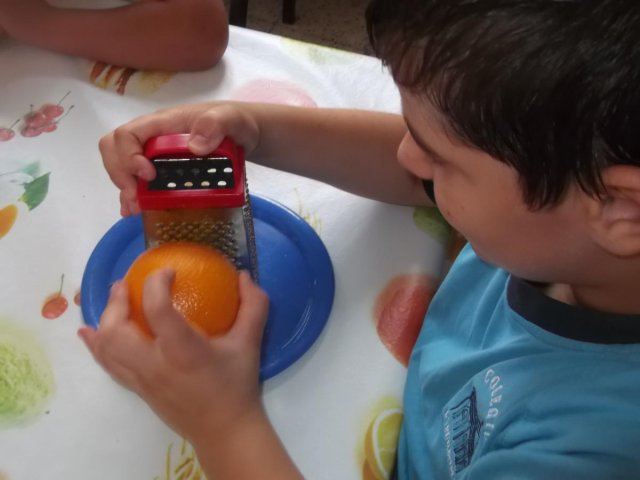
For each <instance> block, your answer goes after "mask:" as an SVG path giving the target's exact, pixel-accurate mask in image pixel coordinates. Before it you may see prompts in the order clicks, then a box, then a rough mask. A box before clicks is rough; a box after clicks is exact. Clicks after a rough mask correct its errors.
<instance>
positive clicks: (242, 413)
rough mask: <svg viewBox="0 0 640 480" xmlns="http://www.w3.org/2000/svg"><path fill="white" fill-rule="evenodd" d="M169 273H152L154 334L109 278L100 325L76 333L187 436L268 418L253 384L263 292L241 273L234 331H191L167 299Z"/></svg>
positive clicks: (216, 433) (194, 438)
mask: <svg viewBox="0 0 640 480" xmlns="http://www.w3.org/2000/svg"><path fill="white" fill-rule="evenodd" d="M173 277H174V275H173V273H172V272H170V271H167V270H164V271H160V272H157V273H154V274H152V275H150V276H149V278H148V279H147V280H146V282H145V286H144V297H143V304H144V311H145V315H146V318H147V319H148V321H149V325H150V326H151V329H152V330H153V332H154V334H155V338H154V339H149V338H147V337H145V336H144V335H143V334H142V332H140V331H139V330H138V327H137V326H136V325H134V324H133V322H132V321H131V320H129V297H128V290H127V288H126V286H125V285H124V284H123V283H117V284H115V285H114V287H113V288H112V291H111V295H110V298H109V302H108V304H107V307H106V309H105V311H104V313H103V315H102V318H101V320H100V327H99V328H98V329H97V330H95V331H94V330H92V329H91V328H88V327H84V328H81V329H80V330H79V332H78V333H79V335H80V337H81V338H82V340H83V341H84V342H85V344H86V345H87V347H88V348H89V350H90V351H91V353H92V354H93V356H94V358H95V359H96V361H97V362H98V363H99V364H100V365H101V366H102V367H103V368H104V369H105V370H106V371H107V372H109V373H110V374H111V375H112V376H113V378H114V379H115V380H117V381H118V382H119V383H120V384H122V385H123V386H125V387H127V388H129V389H131V390H133V391H134V392H136V393H137V394H138V395H140V397H142V398H143V399H144V400H145V401H146V402H147V403H148V404H149V406H150V407H151V408H152V409H153V410H154V411H155V412H156V413H157V414H158V416H159V417H160V418H161V419H162V420H164V421H165V423H167V425H169V426H170V427H171V428H173V429H174V430H175V431H176V432H178V433H179V434H180V435H182V436H183V437H185V438H186V439H188V440H189V441H190V442H192V443H197V444H201V443H206V442H207V441H210V440H211V439H216V438H225V437H227V436H229V435H230V434H231V432H233V431H234V430H235V429H237V428H239V426H240V425H243V424H245V423H246V422H253V421H266V420H265V418H263V417H264V411H263V408H262V403H261V399H260V385H259V383H258V376H259V368H260V345H261V341H262V333H263V330H264V324H265V321H266V318H267V313H268V305H269V301H268V298H267V295H266V294H265V293H264V292H263V291H262V290H261V289H260V287H258V286H257V285H256V284H254V283H253V282H252V281H251V279H250V276H249V275H248V273H246V272H242V273H241V274H240V278H239V283H240V309H239V311H238V316H237V319H236V321H235V323H234V325H233V327H232V328H231V330H230V331H229V332H228V333H227V334H225V335H222V336H219V337H215V338H212V339H209V338H206V337H205V336H204V335H202V334H200V333H199V332H197V331H195V330H194V329H192V328H191V326H190V325H188V324H187V323H186V321H185V320H184V318H183V317H182V315H180V314H179V313H178V312H177V311H176V310H175V308H174V307H173V306H172V303H171V295H170V289H171V284H172V282H173Z"/></svg>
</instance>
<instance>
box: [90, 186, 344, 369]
mask: <svg viewBox="0 0 640 480" xmlns="http://www.w3.org/2000/svg"><path fill="white" fill-rule="evenodd" d="M251 207H252V210H253V220H254V229H255V234H256V247H257V250H258V269H259V272H260V286H261V287H262V288H263V289H264V290H265V291H266V292H267V293H268V294H269V298H270V301H271V304H270V309H269V317H268V319H267V325H266V327H265V333H264V339H263V342H262V354H261V355H262V356H261V365H260V378H261V380H265V379H267V378H270V377H273V376H274V375H276V374H278V373H280V372H281V371H282V370H284V369H285V368H287V367H288V366H289V365H291V364H292V363H293V362H295V361H296V360H297V359H298V358H300V357H301V356H302V355H303V354H304V353H305V352H306V351H307V350H308V349H309V348H310V347H311V345H313V343H314V342H315V340H316V339H317V338H318V336H319V335H320V332H322V329H323V328H324V326H325V324H326V322H327V319H328V318H329V314H330V312H331V306H332V305H333V296H334V290H335V286H334V285H335V284H334V277H333V267H332V265H331V259H330V258H329V254H328V252H327V250H326V248H325V246H324V244H323V243H322V240H320V237H318V235H317V234H316V232H315V231H314V230H313V229H312V228H311V227H310V226H309V225H308V224H307V223H306V222H305V221H304V220H303V219H302V218H301V217H300V216H298V215H297V214H296V213H294V212H292V211H291V210H289V209H288V208H286V207H284V206H283V205H281V204H279V203H276V202H274V201H272V200H268V199H266V198H263V197H259V196H256V195H252V196H251ZM143 250H144V234H143V231H142V218H141V217H140V216H139V215H138V216H132V217H127V218H123V219H121V220H119V221H118V222H116V223H115V225H113V227H111V228H110V229H109V230H108V231H107V233H106V234H105V235H104V237H102V239H101V240H100V242H98V244H97V245H96V247H95V249H94V250H93V252H92V254H91V256H90V257H89V261H88V262H87V266H86V268H85V271H84V276H83V277H82V287H81V288H82V305H81V306H82V314H83V317H84V321H85V323H86V324H87V325H89V326H92V327H94V328H96V327H97V326H98V324H99V323H100V317H101V315H102V312H103V310H104V308H105V306H106V304H107V299H108V298H109V289H110V287H111V284H112V283H113V282H114V281H116V280H118V279H121V278H122V277H124V275H125V273H126V271H127V270H128V269H129V266H130V265H131V263H133V261H134V260H135V259H136V258H137V257H138V255H139V254H140V253H142V251H143Z"/></svg>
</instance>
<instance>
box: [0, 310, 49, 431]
mask: <svg viewBox="0 0 640 480" xmlns="http://www.w3.org/2000/svg"><path fill="white" fill-rule="evenodd" d="M54 390H55V384H54V377H53V373H52V370H51V366H50V362H49V360H48V358H47V356H46V354H45V352H44V349H43V347H42V345H41V344H40V342H39V341H38V339H37V338H36V337H35V336H34V335H33V334H32V333H31V332H29V331H27V330H22V329H20V328H18V327H17V326H14V325H13V324H12V323H8V322H5V321H0V428H1V427H4V426H14V425H18V424H24V423H27V422H29V421H32V420H34V419H35V418H37V417H38V416H39V415H40V414H42V413H43V412H44V411H45V408H46V405H47V404H48V402H49V399H50V397H51V396H52V395H53V392H54Z"/></svg>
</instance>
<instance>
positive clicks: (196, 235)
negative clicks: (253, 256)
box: [155, 221, 241, 267]
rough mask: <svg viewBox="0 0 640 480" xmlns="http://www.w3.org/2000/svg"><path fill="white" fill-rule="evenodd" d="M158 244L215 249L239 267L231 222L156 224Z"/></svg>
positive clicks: (236, 245)
mask: <svg viewBox="0 0 640 480" xmlns="http://www.w3.org/2000/svg"><path fill="white" fill-rule="evenodd" d="M155 229H156V236H157V239H158V241H159V243H165V242H179V241H189V242H196V243H201V244H205V245H209V246H212V247H215V248H217V249H218V250H219V251H221V252H222V254H223V255H224V256H225V257H227V259H229V261H231V263H233V264H234V265H236V266H237V267H238V266H240V265H241V262H240V258H239V256H240V252H239V245H238V241H237V240H236V239H235V235H236V230H235V228H234V227H233V222H232V221H214V222H212V221H201V222H168V223H166V222H164V223H156V224H155Z"/></svg>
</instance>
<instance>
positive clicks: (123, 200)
mask: <svg viewBox="0 0 640 480" xmlns="http://www.w3.org/2000/svg"><path fill="white" fill-rule="evenodd" d="M172 133H190V134H191V140H190V141H189V148H190V149H191V151H192V152H193V153H194V154H197V155H205V154H207V153H210V152H211V151H212V150H214V149H215V148H216V147H217V146H218V145H220V142H221V141H222V139H223V138H224V137H227V136H228V137H231V138H233V140H234V141H235V142H236V143H237V144H238V145H241V146H242V147H243V148H244V150H245V154H249V153H251V152H252V151H253V150H254V149H255V148H256V146H257V145H258V144H259V141H260V129H259V126H258V122H257V120H256V116H255V112H254V111H253V109H252V107H251V105H250V104H243V103H225V104H217V103H205V104H195V105H187V106H180V107H176V108H170V109H165V110H160V111H158V112H155V113H152V114H149V115H144V116H142V117H139V118H136V119H135V120H132V121H131V122H128V123H125V124H124V125H122V126H120V127H118V128H116V129H115V130H114V131H112V132H111V133H109V134H107V135H105V136H104V137H102V138H101V139H100V143H99V146H100V153H101V154H102V160H103V162H104V166H105V168H106V170H107V172H108V174H109V177H110V178H111V180H112V181H113V183H114V184H115V185H116V186H117V187H118V188H119V189H120V213H121V214H122V215H123V216H128V215H132V214H136V213H139V212H140V207H139V206H138V198H137V193H136V186H137V179H138V178H141V179H143V180H147V181H150V180H153V178H154V177H155V170H154V168H153V166H152V164H151V162H150V161H149V159H147V158H146V157H145V156H144V144H145V142H146V141H147V140H148V139H150V138H151V137H154V136H158V135H166V134H172Z"/></svg>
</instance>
